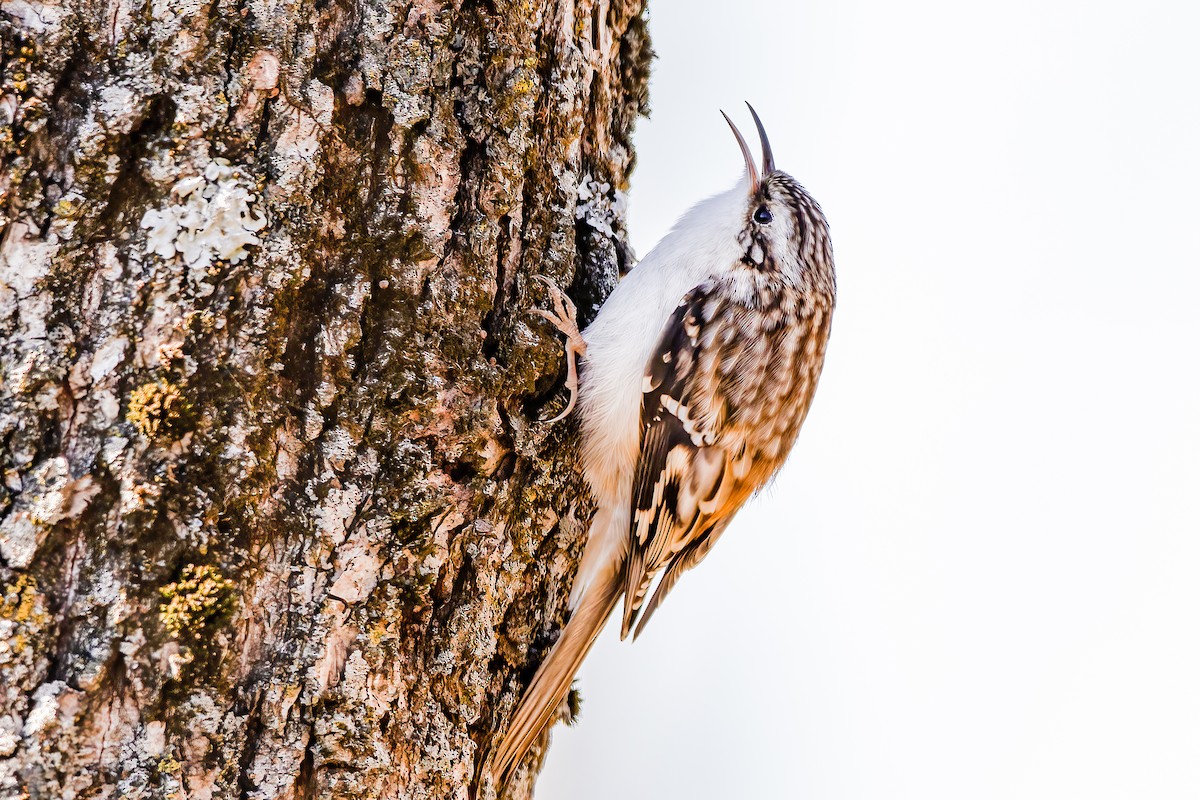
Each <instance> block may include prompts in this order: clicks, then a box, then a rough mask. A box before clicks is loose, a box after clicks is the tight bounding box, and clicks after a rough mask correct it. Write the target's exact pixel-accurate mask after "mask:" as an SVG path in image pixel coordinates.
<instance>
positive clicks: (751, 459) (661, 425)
mask: <svg viewBox="0 0 1200 800" xmlns="http://www.w3.org/2000/svg"><path fill="white" fill-rule="evenodd" d="M827 332H828V314H827V313H823V312H822V311H818V310H816V309H813V308H806V307H805V304H804V302H803V298H801V297H799V296H797V295H780V296H779V297H776V298H773V300H772V303H770V304H768V306H766V307H753V308H751V307H746V306H743V305H741V304H739V303H737V302H736V301H735V300H733V299H732V298H731V294H730V293H729V292H727V291H726V287H724V286H722V285H721V284H719V283H708V284H704V285H701V286H699V287H697V288H696V289H694V290H692V292H691V293H689V294H688V296H687V297H686V298H685V299H684V301H683V302H682V303H681V304H680V305H679V307H678V308H677V309H676V310H675V313H674V314H673V315H672V316H671V319H670V320H669V321H668V323H667V326H666V328H665V329H664V330H663V333H662V336H661V338H660V340H659V344H658V347H657V348H656V349H655V353H654V355H653V356H651V359H650V362H649V363H648V364H647V366H646V374H645V382H644V385H643V394H642V443H641V450H640V453H639V456H638V464H637V468H636V471H635V473H634V481H633V497H632V509H631V510H632V518H631V527H632V530H631V537H630V539H631V546H630V552H629V557H628V561H627V563H626V573H625V607H624V614H623V619H622V628H621V636H622V638H624V637H625V636H626V635H627V634H628V632H629V629H630V627H631V626H632V625H633V623H634V621H635V620H636V618H637V615H638V611H639V609H640V608H641V607H642V604H643V601H644V599H645V595H646V592H647V590H648V589H649V587H650V584H651V583H652V582H653V580H654V578H655V576H656V575H658V574H659V572H661V571H662V570H663V569H666V573H665V574H664V576H663V580H662V581H661V582H660V585H659V589H658V591H657V592H656V593H655V597H654V599H653V600H652V601H651V603H650V605H649V606H648V607H647V609H646V615H647V617H646V618H647V619H648V616H649V614H650V613H652V612H653V611H654V609H655V608H657V607H658V604H659V603H660V602H661V601H662V599H663V597H665V595H666V593H667V592H668V591H670V589H671V587H672V586H674V584H675V582H676V581H677V580H678V579H679V576H680V575H681V574H682V573H683V572H685V571H687V570H688V569H690V568H691V567H693V566H695V565H696V564H697V563H699V562H700V560H701V559H702V558H703V557H704V556H705V555H706V554H707V552H708V550H709V549H710V548H711V547H712V544H713V543H714V542H715V541H716V538H717V537H718V536H719V535H720V533H721V531H723V530H724V527H725V525H726V524H728V521H729V519H730V518H731V517H732V516H733V514H734V513H735V512H736V511H737V510H738V508H740V507H741V506H742V504H743V503H744V502H745V501H746V500H747V499H748V498H749V496H750V495H751V494H752V493H753V492H754V491H755V490H756V489H758V488H759V487H760V486H762V485H763V483H765V482H766V481H767V479H768V478H769V477H770V476H771V475H772V474H773V473H774V472H775V471H776V469H778V467H779V465H780V464H782V462H783V459H784V457H785V456H786V454H787V451H788V450H789V449H790V447H791V443H792V441H793V440H794V439H795V435H796V432H797V431H798V430H799V426H800V421H801V420H802V419H803V415H804V412H805V411H807V408H808V403H809V400H810V399H811V396H812V390H813V389H814V388H815V384H816V374H817V373H818V372H819V370H820V363H821V360H822V359H823V355H824V339H825V336H826V334H827ZM645 622H646V620H645V619H643V620H642V623H641V624H640V625H639V626H638V631H639V632H640V631H641V629H642V627H644V625H645Z"/></svg>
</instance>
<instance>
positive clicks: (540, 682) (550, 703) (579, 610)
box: [488, 570, 623, 788]
mask: <svg viewBox="0 0 1200 800" xmlns="http://www.w3.org/2000/svg"><path fill="white" fill-rule="evenodd" d="M622 588H623V585H622V581H621V578H620V574H619V570H610V571H609V572H608V574H606V575H604V576H603V577H601V578H599V579H598V580H596V581H595V582H594V583H592V584H591V585H590V586H589V587H588V588H587V589H586V590H585V592H584V594H583V596H582V597H581V598H580V599H579V603H578V605H577V606H576V607H575V610H574V612H573V613H572V614H571V618H570V619H569V620H567V624H566V626H565V627H563V630H562V634H561V635H560V636H559V637H558V641H557V642H555V643H554V646H553V647H552V648H550V654H549V655H548V656H547V657H546V660H545V661H543V662H542V665H541V666H540V667H538V671H537V673H536V674H535V675H534V676H533V682H532V683H530V684H529V688H528V689H526V690H525V694H524V695H523V696H522V697H521V702H520V703H519V704H517V710H516V712H515V713H514V714H513V717H512V721H511V722H510V723H509V726H508V732H507V733H505V734H504V738H503V739H501V740H500V746H499V747H497V748H496V749H495V750H493V751H492V754H491V756H489V758H488V762H489V765H490V769H491V772H492V776H493V778H494V779H495V780H496V783H497V787H498V788H502V787H503V786H504V785H505V784H507V783H508V780H509V778H511V777H512V775H513V772H515V771H516V769H517V767H519V766H520V765H521V761H522V759H524V758H525V754H526V753H527V752H529V748H530V747H532V746H533V743H534V742H536V741H537V739H538V737H539V736H541V735H542V733H543V732H544V731H545V730H546V729H547V728H548V727H549V726H550V725H551V724H553V722H554V718H555V715H556V714H557V713H558V708H559V706H560V705H561V704H562V701H563V698H565V697H566V696H567V692H569V691H570V689H571V681H572V680H574V678H575V673H576V672H577V671H578V670H579V665H580V664H582V663H583V659H584V656H586V655H587V653H588V651H589V650H591V649H592V644H593V643H594V642H595V641H596V637H597V636H599V635H600V630H601V629H602V628H603V627H604V623H605V621H606V620H607V619H608V616H609V614H611V613H612V610H613V608H614V607H615V606H616V605H617V599H618V598H619V597H620V596H621V590H622Z"/></svg>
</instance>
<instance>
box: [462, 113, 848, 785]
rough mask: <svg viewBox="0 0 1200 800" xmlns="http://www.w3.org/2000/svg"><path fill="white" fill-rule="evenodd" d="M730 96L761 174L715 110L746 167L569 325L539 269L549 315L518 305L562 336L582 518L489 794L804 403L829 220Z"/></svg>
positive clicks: (700, 548)
mask: <svg viewBox="0 0 1200 800" xmlns="http://www.w3.org/2000/svg"><path fill="white" fill-rule="evenodd" d="M747 106H748V107H749V108H750V113H751V115H752V116H753V118H754V124H755V127H756V128H757V129H758V136H759V141H760V143H761V147H762V168H761V170H759V169H758V168H757V167H756V165H755V163H754V157H753V156H752V155H751V152H750V148H749V146H748V145H747V144H746V140H745V138H744V137H743V136H742V134H741V132H740V131H739V130H738V128H737V126H736V125H734V123H733V121H732V120H731V119H730V118H729V116H728V115H727V114H725V113H724V112H721V113H722V116H724V117H725V121H726V122H727V123H728V124H729V127H730V129H731V130H732V131H733V135H734V137H735V138H736V140H737V144H738V147H739V148H740V150H741V154H742V158H743V159H744V161H745V165H746V173H745V177H744V178H743V179H742V180H740V181H739V182H738V184H737V185H735V186H734V187H733V188H731V189H729V190H728V191H725V192H723V193H721V194H718V195H716V196H713V197H711V198H709V199H707V200H704V201H701V202H700V203H698V204H697V205H695V206H693V207H692V208H691V209H690V210H688V211H687V212H686V213H685V214H684V215H683V216H682V217H681V218H680V219H679V220H678V222H677V223H676V224H675V226H674V227H673V228H672V229H671V231H670V232H669V233H668V234H667V235H666V236H665V237H664V238H663V239H662V241H661V242H659V244H657V245H656V246H655V247H654V248H653V249H652V250H651V251H650V252H649V253H648V254H647V255H646V257H645V258H644V259H642V260H641V261H640V262H639V263H638V264H637V265H636V266H635V267H634V268H633V269H632V271H630V272H629V273H628V274H627V275H626V276H625V277H624V278H622V279H621V281H620V282H619V283H618V284H617V286H616V288H615V289H614V290H613V292H612V293H611V294H610V295H609V297H608V298H607V299H606V300H605V302H604V304H603V305H602V306H601V307H600V309H599V311H598V312H597V314H596V317H595V319H594V320H593V321H592V323H591V324H590V325H588V326H587V328H586V329H584V330H583V331H580V330H579V328H578V326H577V323H576V308H575V305H574V303H573V302H572V301H571V299H570V298H569V297H567V295H566V294H565V293H564V292H563V291H562V290H560V289H559V288H558V287H557V286H556V285H555V284H554V283H553V282H552V281H550V280H549V279H548V278H545V277H544V276H539V278H538V279H539V281H540V282H541V283H543V284H544V285H545V286H546V289H547V291H548V292H549V296H550V300H551V307H550V308H538V309H535V310H534V313H535V314H538V315H539V316H541V317H543V318H545V319H546V320H548V321H550V322H551V323H552V324H553V325H554V326H555V327H556V328H558V329H559V330H560V331H561V332H562V333H563V335H564V336H565V337H566V343H565V352H566V359H567V380H566V385H565V388H566V389H567V391H568V392H569V400H568V402H567V405H566V408H565V409H564V410H563V412H562V413H561V414H559V415H558V416H557V417H555V418H554V420H550V421H556V420H558V419H562V418H563V417H565V416H566V415H567V414H570V413H571V412H572V411H573V410H576V409H577V413H578V415H579V426H580V436H581V446H580V453H581V455H580V459H581V464H582V470H583V474H584V476H585V478H586V480H587V483H588V485H589V486H590V488H591V491H592V494H593V496H594V497H595V500H596V512H595V514H594V516H593V517H592V520H591V523H590V527H589V531H588V537H587V542H586V544H585V546H584V552H583V555H582V557H581V559H580V565H579V568H578V570H577V572H576V574H575V578H574V583H573V585H572V588H571V594H570V596H569V599H568V612H569V617H568V619H567V622H566V624H565V626H564V627H563V629H562V632H561V634H560V635H559V637H558V640H557V641H556V642H555V643H554V645H553V646H552V647H551V649H550V651H549V653H548V654H547V656H546V658H545V659H544V660H543V661H542V663H541V664H540V666H539V667H538V669H537V671H536V673H535V674H534V676H533V679H532V681H531V683H530V684H529V686H528V688H527V689H526V690H525V692H524V694H523V695H522V698H521V700H520V701H519V703H518V704H517V707H516V710H515V711H514V712H513V715H512V717H511V721H510V722H509V725H508V728H507V730H506V732H505V734H504V735H503V736H502V737H501V739H500V742H499V744H498V745H497V746H496V747H495V748H494V749H493V750H492V751H491V752H490V754H489V756H488V758H487V761H486V763H487V764H489V765H490V769H491V773H492V776H493V779H494V780H495V782H496V784H497V785H498V786H500V787H501V788H502V787H503V786H505V785H506V784H507V783H508V781H509V780H510V779H511V777H512V776H513V774H514V772H515V770H516V769H517V768H518V767H519V766H520V764H521V763H522V761H523V759H524V757H525V755H526V754H527V753H528V751H529V749H530V747H532V746H533V744H534V743H535V742H536V741H538V739H539V738H540V737H541V735H542V734H543V733H544V732H545V731H546V730H547V729H548V728H549V727H550V726H551V725H552V724H553V723H554V722H555V721H556V720H557V718H558V716H559V713H560V712H559V709H560V706H561V704H562V702H563V700H564V699H565V697H566V696H567V693H568V692H569V690H570V687H571V683H572V681H573V680H574V677H575V673H576V672H577V671H578V669H579V666H580V665H581V664H582V662H583V660H584V657H585V656H586V655H587V653H588V651H589V650H590V649H591V647H592V644H593V643H594V642H595V640H596V637H597V636H598V635H599V633H600V630H601V629H602V628H603V626H604V624H605V622H606V621H607V619H608V617H609V616H610V615H611V614H612V612H613V610H614V609H615V608H616V607H617V605H618V603H619V602H620V601H621V598H622V597H623V598H624V602H623V607H622V611H621V639H622V640H624V639H625V638H627V637H628V635H629V633H630V631H632V632H633V635H634V638H635V639H636V638H637V636H638V635H640V634H641V632H642V631H643V630H644V628H645V626H646V623H647V622H648V621H649V620H650V618H651V617H652V616H653V614H654V612H655V611H656V610H657V609H658V608H659V606H660V605H661V604H662V602H663V599H664V598H665V597H666V596H667V594H668V593H669V592H670V591H671V589H672V587H674V586H675V584H676V582H677V581H678V580H679V578H680V577H681V576H682V575H683V574H684V573H685V572H687V571H688V570H689V569H691V568H693V567H695V566H696V565H697V564H698V563H699V562H700V561H701V560H702V559H703V558H704V557H705V556H706V555H707V554H708V553H709V551H710V550H711V549H712V548H713V545H715V544H716V542H717V540H718V539H719V538H720V537H721V535H722V534H723V533H724V532H725V530H726V528H727V527H728V526H729V523H730V521H731V520H732V519H733V517H734V515H735V514H736V513H737V511H738V509H740V508H741V507H742V505H743V504H744V503H745V502H746V501H747V500H748V499H749V498H750V497H751V496H752V495H753V494H754V493H755V492H756V491H758V490H759V489H761V488H762V487H763V486H764V485H765V484H766V483H767V482H768V481H770V479H771V478H772V477H773V476H774V475H775V473H776V472H777V471H778V470H779V468H780V467H781V466H782V465H783V462H784V460H785V459H786V457H787V456H788V453H789V451H790V450H791V448H792V445H793V443H794V442H795V440H796V436H797V434H798V433H799V430H800V426H801V424H802V423H803V422H804V418H805V416H806V415H807V413H808V410H809V406H810V404H811V403H812V399H813V393H814V392H815V390H816V387H817V380H818V378H819V377H820V374H821V368H822V366H823V364H824V360H825V350H826V344H827V342H828V340H829V332H830V323H831V320H832V314H833V310H834V305H835V299H836V294H837V291H836V277H835V274H834V266H833V248H832V244H831V241H830V236H829V225H828V222H827V221H826V219H825V215H824V213H823V212H822V211H821V207H820V206H819V205H818V204H817V202H816V201H815V200H814V199H813V198H812V196H811V195H810V194H809V193H808V191H807V190H806V189H805V188H804V187H803V186H801V184H800V183H799V182H798V181H797V180H796V179H795V178H793V177H792V176H791V175H789V174H787V173H785V172H783V171H781V170H779V169H777V168H776V167H775V159H774V156H773V154H772V151H771V145H770V142H769V140H768V138H767V133H766V130H765V129H764V127H763V123H762V120H761V119H759V116H758V114H757V112H755V110H754V108H753V107H752V106H750V105H749V103H747ZM577 359H578V360H579V361H580V362H581V364H580V366H579V368H577V366H576V360H577ZM656 579H657V585H655V580H656ZM652 586H654V591H653V594H650V589H651V587H652ZM648 595H649V600H647V599H646V598H647V596H648Z"/></svg>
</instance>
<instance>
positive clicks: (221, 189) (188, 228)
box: [142, 158, 267, 296]
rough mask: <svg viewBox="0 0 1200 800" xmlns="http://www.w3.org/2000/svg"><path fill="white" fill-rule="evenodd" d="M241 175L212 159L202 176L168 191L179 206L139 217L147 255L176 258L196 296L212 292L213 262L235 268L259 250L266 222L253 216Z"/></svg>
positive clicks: (249, 187)
mask: <svg viewBox="0 0 1200 800" xmlns="http://www.w3.org/2000/svg"><path fill="white" fill-rule="evenodd" d="M253 189H254V187H253V185H252V184H251V183H250V182H249V180H247V178H246V177H245V176H244V175H243V173H242V171H241V170H240V169H238V168H236V167H233V166H231V165H230V163H229V161H227V160H226V159H223V158H216V159H213V160H212V161H210V162H209V163H208V165H207V166H206V167H205V168H204V174H203V175H196V176H193V177H190V178H184V179H183V180H181V181H179V182H178V183H176V184H175V186H174V188H173V189H172V190H171V194H172V196H174V197H176V198H178V202H176V203H174V204H172V205H169V206H166V207H165V208H162V209H154V208H152V209H148V210H147V211H146V213H145V214H143V215H142V227H143V228H145V229H146V230H147V231H148V233H147V234H146V252H147V253H154V254H156V255H158V256H159V257H161V258H165V259H171V258H175V256H177V255H178V256H179V257H180V258H181V259H182V260H183V263H184V264H186V265H187V267H188V280H189V281H190V282H191V283H192V284H193V286H194V287H195V289H196V291H197V294H199V295H201V296H205V295H207V294H210V293H211V292H212V289H213V287H212V285H211V284H210V283H209V279H210V276H209V268H210V267H211V266H212V265H213V263H214V262H216V261H227V262H229V263H232V264H236V263H238V262H239V261H241V260H243V259H244V258H246V256H247V255H248V254H249V251H248V250H247V248H249V247H252V246H255V245H258V244H260V243H261V239H259V237H258V235H257V234H258V231H261V230H262V229H263V228H264V227H266V224H267V220H266V217H263V216H258V215H255V214H254V213H253V212H252V211H251V208H250V206H251V204H253V203H255V202H256V201H257V200H258V195H257V194H256V193H255V192H254V191H253Z"/></svg>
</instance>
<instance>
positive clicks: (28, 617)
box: [0, 575, 50, 626]
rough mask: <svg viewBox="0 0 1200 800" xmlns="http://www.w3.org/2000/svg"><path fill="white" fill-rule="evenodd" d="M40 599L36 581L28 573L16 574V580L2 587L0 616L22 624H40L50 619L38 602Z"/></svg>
mask: <svg viewBox="0 0 1200 800" xmlns="http://www.w3.org/2000/svg"><path fill="white" fill-rule="evenodd" d="M40 599H41V597H40V595H39V594H38V585H37V581H36V580H35V579H33V578H31V577H30V576H28V575H17V578H16V580H14V581H13V582H12V583H10V584H8V585H7V586H5V587H4V598H3V602H2V604H0V617H4V618H5V619H11V620H12V621H13V622H19V623H21V624H23V625H34V626H40V625H42V624H44V623H45V622H47V621H49V619H50V615H49V614H47V613H46V609H45V606H44V605H43V604H42V603H39V602H38V601H39V600H40Z"/></svg>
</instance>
